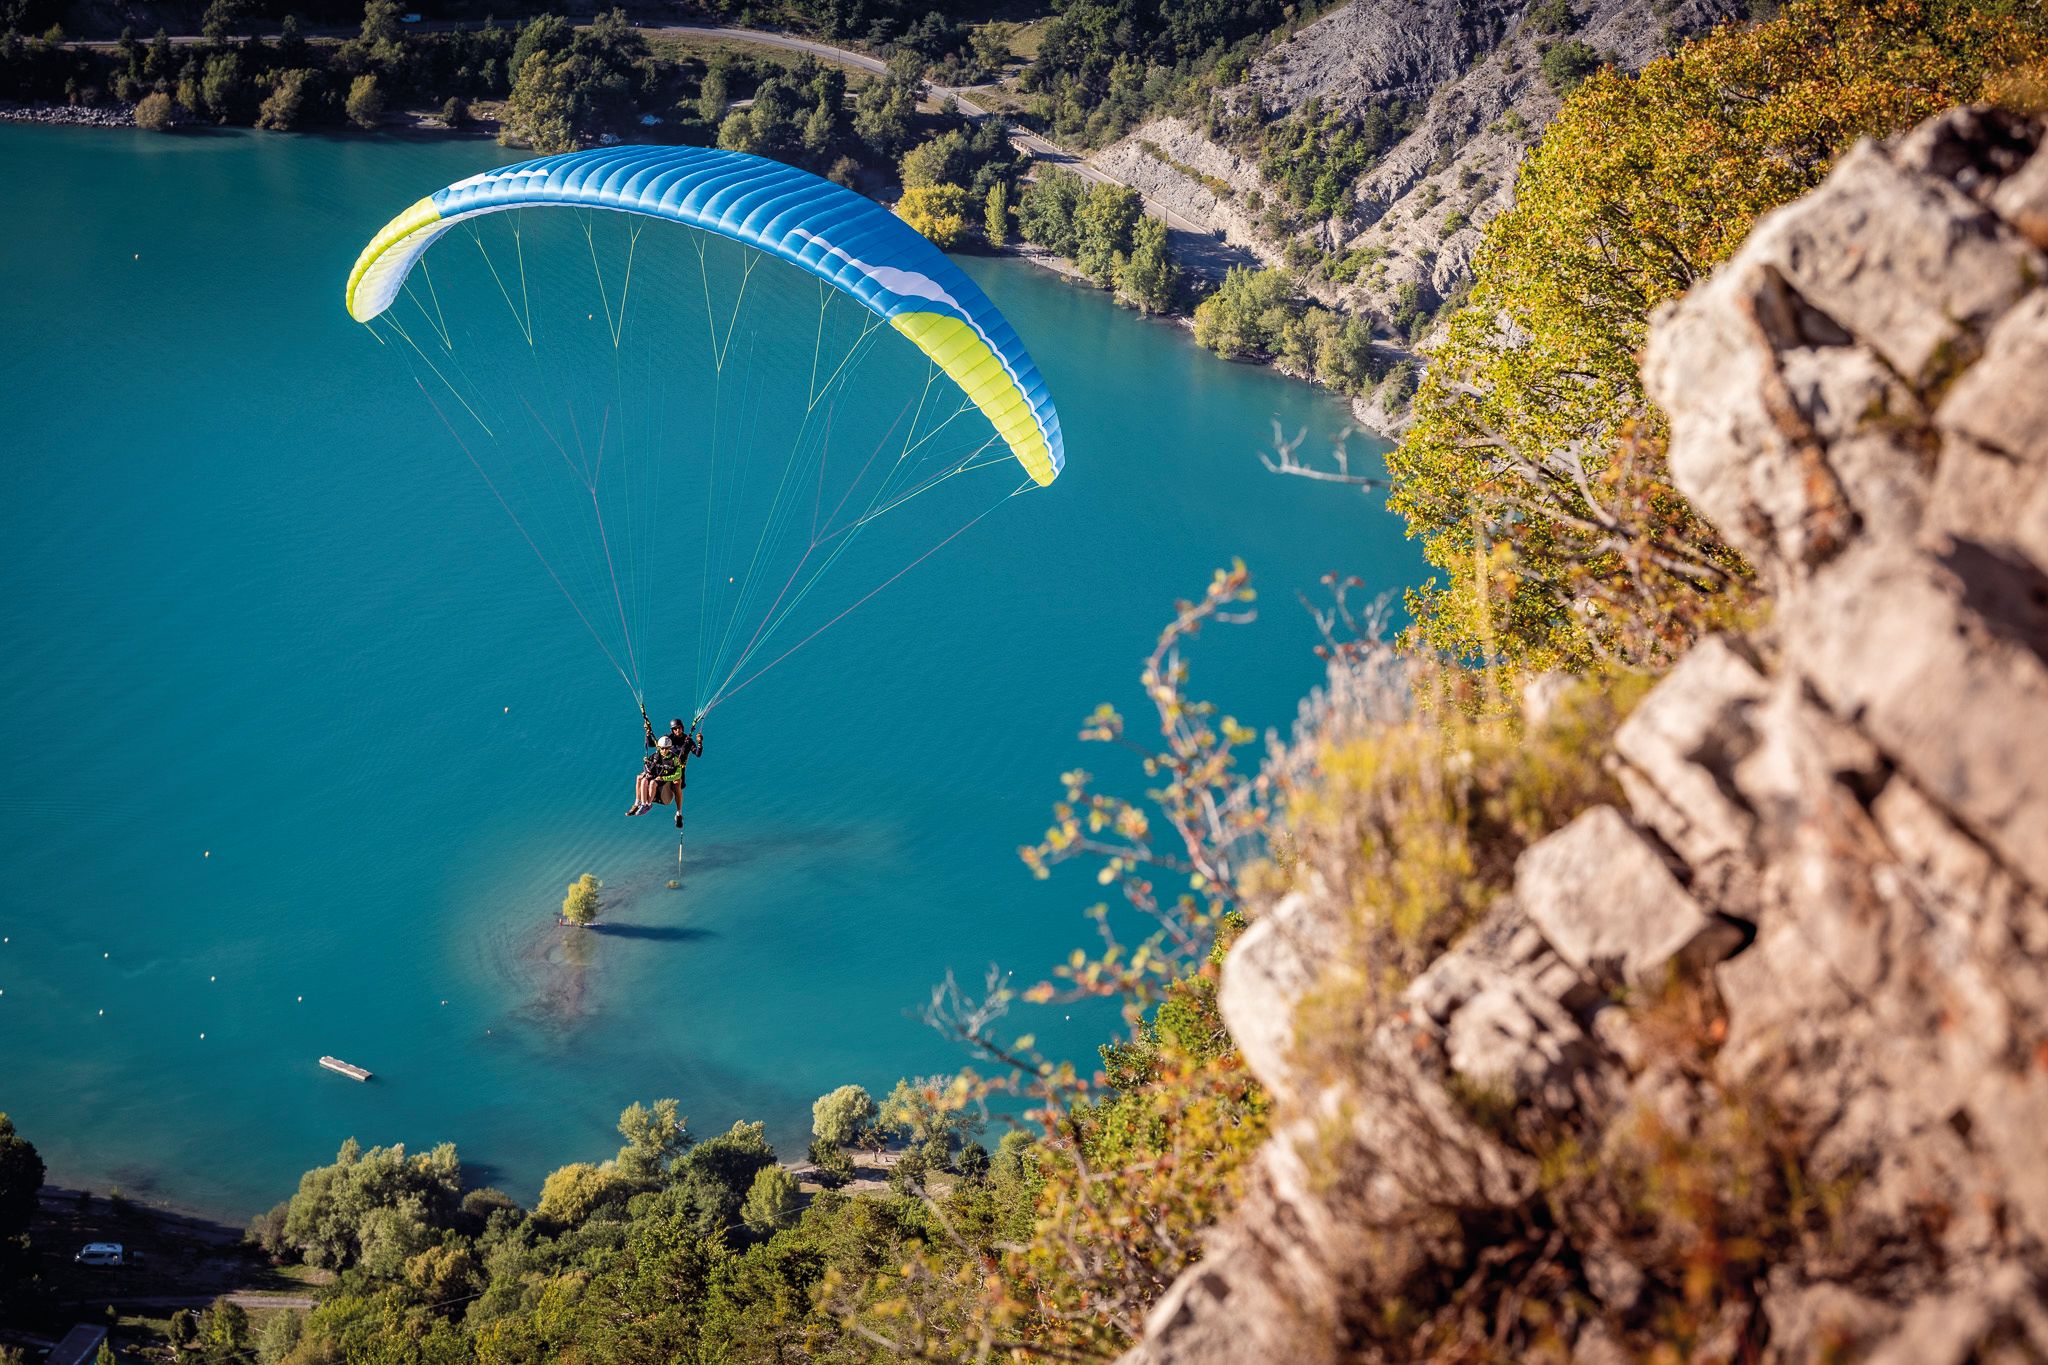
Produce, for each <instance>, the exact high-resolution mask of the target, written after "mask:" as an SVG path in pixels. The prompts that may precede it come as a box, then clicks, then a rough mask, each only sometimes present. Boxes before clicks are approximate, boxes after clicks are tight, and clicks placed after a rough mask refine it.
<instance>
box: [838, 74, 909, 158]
mask: <svg viewBox="0 0 2048 1365" xmlns="http://www.w3.org/2000/svg"><path fill="white" fill-rule="evenodd" d="M916 117H917V93H916V87H915V86H914V85H906V84H904V83H902V82H900V81H897V80H895V79H894V78H893V77H884V78H883V79H881V80H878V81H872V82H870V83H869V84H868V85H867V87H866V88H865V89H863V90H862V91H861V92H860V94H859V96H858V97H856V98H855V100H854V102H853V135H854V136H855V137H857V138H859V139H860V140H861V141H862V142H863V143H865V144H866V145H867V146H868V148H869V149H870V150H871V151H873V152H874V154H875V156H876V157H877V158H878V159H880V160H882V161H885V162H893V161H894V160H896V158H897V157H899V156H901V155H902V154H903V150H904V148H906V147H908V146H909V145H910V138H911V129H912V128H913V126H914V124H915V119H916Z"/></svg>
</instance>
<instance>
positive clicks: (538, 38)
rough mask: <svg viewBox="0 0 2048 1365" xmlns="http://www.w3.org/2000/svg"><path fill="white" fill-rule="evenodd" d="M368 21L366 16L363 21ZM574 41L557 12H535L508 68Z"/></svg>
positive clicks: (516, 43) (561, 49)
mask: <svg viewBox="0 0 2048 1365" xmlns="http://www.w3.org/2000/svg"><path fill="white" fill-rule="evenodd" d="M364 22H365V23H367V22H368V20H367V18H366V19H365V21H364ZM575 41H576V29H575V27H574V26H573V25H571V24H570V22H569V21H568V20H567V19H564V18H563V17H562V16H561V15H559V14H536V15H534V16H533V18H531V19H529V20H528V21H527V22H526V26H525V27H524V28H522V29H520V30H519V37H518V39H517V40H516V41H514V43H513V44H512V56H511V58H510V63H509V69H510V70H511V71H512V72H513V73H514V77H515V79H516V77H517V73H519V72H520V71H523V70H525V69H526V63H527V60H528V59H529V58H530V57H532V56H533V54H534V53H536V52H542V53H546V54H547V55H548V56H550V57H556V56H560V55H561V54H562V53H564V52H567V51H568V50H569V48H570V46H571V45H572V44H573V43H574V42H575Z"/></svg>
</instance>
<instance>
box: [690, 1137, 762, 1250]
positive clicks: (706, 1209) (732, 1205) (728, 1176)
mask: <svg viewBox="0 0 2048 1365" xmlns="http://www.w3.org/2000/svg"><path fill="white" fill-rule="evenodd" d="M774 1164H775V1149H774V1148H773V1147H771V1146H769V1145H768V1139H767V1138H766V1137H764V1136H763V1135H762V1126H761V1125H760V1124H758V1123H735V1124H734V1125H733V1126H732V1127H731V1128H730V1129H729V1130H728V1131H726V1132H724V1133H721V1134H719V1135H718V1136H717V1137H715V1138H710V1139H707V1140H706V1141H704V1142H700V1143H698V1144H697V1146H696V1147H695V1148H694V1149H693V1150H692V1151H691V1152H690V1154H689V1155H688V1156H686V1157H684V1158H683V1159H682V1160H681V1161H679V1162H677V1163H676V1166H675V1171H676V1175H677V1177H678V1178H677V1188H678V1189H679V1190H680V1192H681V1193H682V1194H683V1195H684V1196H685V1197H686V1198H687V1200H688V1201H689V1203H690V1206H691V1207H692V1208H693V1209H695V1210H696V1214H695V1217H696V1219H697V1227H698V1230H699V1232H700V1233H701V1234H702V1235H704V1236H711V1235H714V1234H716V1233H720V1232H723V1231H725V1230H726V1229H727V1228H730V1227H732V1226H733V1225H734V1224H736V1223H738V1222H739V1220H740V1206H741V1204H742V1202H743V1201H744V1200H745V1199H746V1197H747V1192H748V1191H749V1190H751V1189H752V1188H753V1185H754V1177H755V1176H756V1175H757V1174H759V1173H760V1172H761V1171H762V1170H764V1169H766V1168H767V1167H770V1166H773V1165H774Z"/></svg>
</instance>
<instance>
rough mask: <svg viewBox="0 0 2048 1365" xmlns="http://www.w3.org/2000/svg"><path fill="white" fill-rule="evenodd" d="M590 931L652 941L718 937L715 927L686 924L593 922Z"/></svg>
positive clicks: (608, 935) (696, 939) (687, 941)
mask: <svg viewBox="0 0 2048 1365" xmlns="http://www.w3.org/2000/svg"><path fill="white" fill-rule="evenodd" d="M590 932H591V933H593V934H598V935H601V936H603V937H605V938H637V939H646V940H647V941H648V942H650V943H695V942H696V941H698V940H699V939H707V938H717V937H718V931H717V930H715V929H695V928H691V927H690V926H688V925H684V924H593V925H591V926H590Z"/></svg>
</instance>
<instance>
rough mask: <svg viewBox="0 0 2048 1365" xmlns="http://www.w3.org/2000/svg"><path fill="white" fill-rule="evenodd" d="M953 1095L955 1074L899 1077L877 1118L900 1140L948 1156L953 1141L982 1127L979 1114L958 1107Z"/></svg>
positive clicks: (879, 1122) (945, 1157) (976, 1131)
mask: <svg viewBox="0 0 2048 1365" xmlns="http://www.w3.org/2000/svg"><path fill="white" fill-rule="evenodd" d="M954 1099H955V1078H953V1077H951V1076H921V1077H919V1078H917V1079H916V1080H900V1081H898V1082H896V1085H895V1087H894V1088H893V1089H892V1090H890V1091H889V1094H888V1097H887V1098H886V1099H884V1100H883V1101H882V1103H881V1105H880V1107H879V1109H878V1111H877V1114H876V1122H877V1124H879V1125H880V1126H881V1127H882V1128H885V1129H887V1130H889V1131H890V1132H892V1133H894V1134H895V1135H896V1136H897V1137H898V1138H900V1139H901V1140H902V1141H904V1142H906V1143H909V1144H911V1145H912V1146H914V1147H918V1148H921V1149H924V1148H929V1149H930V1150H931V1152H932V1154H933V1155H935V1156H939V1157H941V1158H942V1159H944V1160H950V1159H951V1151H952V1148H953V1145H954V1143H955V1142H956V1141H959V1140H963V1139H965V1138H967V1137H969V1136H971V1135H972V1134H974V1133H978V1132H980V1131H981V1128H982V1120H981V1118H980V1117H979V1115H978V1114H974V1113H970V1112H968V1111H967V1110H965V1109H963V1108H961V1107H960V1105H958V1104H957V1103H955V1102H954Z"/></svg>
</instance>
